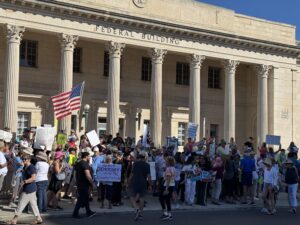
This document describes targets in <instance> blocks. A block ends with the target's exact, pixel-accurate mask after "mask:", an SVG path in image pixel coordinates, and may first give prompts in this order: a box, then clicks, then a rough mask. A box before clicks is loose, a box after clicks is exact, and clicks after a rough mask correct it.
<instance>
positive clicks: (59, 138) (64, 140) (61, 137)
mask: <svg viewBox="0 0 300 225" xmlns="http://www.w3.org/2000/svg"><path fill="white" fill-rule="evenodd" d="M56 143H57V144H58V145H64V144H66V143H67V135H65V134H58V135H57V140H56Z"/></svg>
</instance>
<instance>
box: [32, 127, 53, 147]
mask: <svg viewBox="0 0 300 225" xmlns="http://www.w3.org/2000/svg"><path fill="white" fill-rule="evenodd" d="M55 135H56V129H55V127H38V128H36V133H35V140H34V148H37V149H42V148H41V146H46V150H49V151H51V150H52V145H53V143H54V139H55Z"/></svg>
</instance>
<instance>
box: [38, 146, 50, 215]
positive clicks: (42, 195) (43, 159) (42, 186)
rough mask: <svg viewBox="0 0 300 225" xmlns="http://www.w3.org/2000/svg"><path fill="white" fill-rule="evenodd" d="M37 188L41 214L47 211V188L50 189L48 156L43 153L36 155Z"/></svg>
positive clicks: (39, 152)
mask: <svg viewBox="0 0 300 225" xmlns="http://www.w3.org/2000/svg"><path fill="white" fill-rule="evenodd" d="M35 157H36V159H37V163H36V164H35V168H36V180H35V182H36V186H37V202H38V208H39V211H40V212H46V211H47V188H48V171H49V164H48V156H47V154H46V153H45V152H43V151H38V153H37V154H36V156H35Z"/></svg>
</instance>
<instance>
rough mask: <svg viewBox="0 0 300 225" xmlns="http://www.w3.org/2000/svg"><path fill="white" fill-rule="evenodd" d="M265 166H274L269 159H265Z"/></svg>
mask: <svg viewBox="0 0 300 225" xmlns="http://www.w3.org/2000/svg"><path fill="white" fill-rule="evenodd" d="M264 164H265V165H267V166H272V165H273V163H272V160H271V159H269V158H266V159H265V161H264Z"/></svg>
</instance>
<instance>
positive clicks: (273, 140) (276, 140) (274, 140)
mask: <svg viewBox="0 0 300 225" xmlns="http://www.w3.org/2000/svg"><path fill="white" fill-rule="evenodd" d="M280 139H281V137H280V136H275V135H267V136H266V143H267V144H268V145H280Z"/></svg>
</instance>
